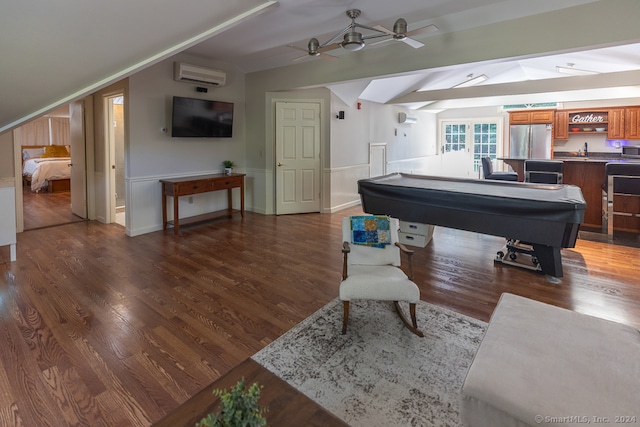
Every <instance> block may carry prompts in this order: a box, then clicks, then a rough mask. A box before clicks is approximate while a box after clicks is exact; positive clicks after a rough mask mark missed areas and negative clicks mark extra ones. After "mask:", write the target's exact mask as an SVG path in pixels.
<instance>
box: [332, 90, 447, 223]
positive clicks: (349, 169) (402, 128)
mask: <svg viewBox="0 0 640 427" xmlns="http://www.w3.org/2000/svg"><path fill="white" fill-rule="evenodd" d="M358 103H360V108H358ZM340 111H344V116H345V118H344V120H340V119H338V118H336V116H337V115H338V113H339V112H340ZM400 112H404V113H407V114H411V115H415V116H417V117H418V121H417V123H414V124H406V123H398V113H400ZM329 121H330V123H331V132H330V135H331V141H330V146H331V165H330V170H329V172H328V174H329V175H330V176H329V177H328V178H327V180H326V181H327V182H329V185H330V187H331V191H330V195H329V197H330V202H329V204H330V206H329V209H328V210H329V211H331V212H335V211H337V210H340V209H342V208H345V207H349V206H353V205H355V204H357V203H359V201H360V196H359V194H358V187H357V181H358V180H359V179H364V178H368V177H369V144H371V143H384V144H386V147H387V149H386V156H387V165H386V169H387V173H391V172H415V173H420V172H423V171H425V170H431V171H434V168H433V166H431V164H432V163H434V164H435V163H437V164H438V165H439V159H438V161H437V162H435V161H434V157H436V156H435V154H436V133H437V126H436V119H435V114H433V113H427V112H414V111H411V110H409V109H407V108H404V107H399V106H394V105H384V104H379V103H375V102H368V101H355V102H354V103H353V105H347V104H346V103H345V102H344V101H342V100H341V99H340V98H339V97H338V96H336V95H334V94H331V113H330V117H329Z"/></svg>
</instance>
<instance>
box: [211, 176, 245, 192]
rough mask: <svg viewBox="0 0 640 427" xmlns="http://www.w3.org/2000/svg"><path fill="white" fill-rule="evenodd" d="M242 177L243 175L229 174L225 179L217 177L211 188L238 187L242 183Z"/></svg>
mask: <svg viewBox="0 0 640 427" xmlns="http://www.w3.org/2000/svg"><path fill="white" fill-rule="evenodd" d="M243 179H244V177H242V176H230V177H227V178H226V179H218V180H216V181H213V189H214V190H224V189H225V188H235V187H239V186H240V185H241V184H242V180H243Z"/></svg>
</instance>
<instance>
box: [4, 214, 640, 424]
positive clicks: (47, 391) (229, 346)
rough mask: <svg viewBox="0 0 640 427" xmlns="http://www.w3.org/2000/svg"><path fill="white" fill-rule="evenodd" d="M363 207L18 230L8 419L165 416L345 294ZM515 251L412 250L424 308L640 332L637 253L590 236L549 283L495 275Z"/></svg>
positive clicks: (469, 247)
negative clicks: (556, 315) (584, 321)
mask: <svg viewBox="0 0 640 427" xmlns="http://www.w3.org/2000/svg"><path fill="white" fill-rule="evenodd" d="M359 213H361V211H360V208H359V207H356V208H350V209H348V210H345V211H341V212H338V213H335V214H304V215H287V216H278V217H277V216H265V215H258V214H253V213H251V212H247V213H246V214H245V218H244V220H241V219H240V218H239V217H234V218H233V219H230V220H228V219H221V220H217V221H214V222H210V223H204V224H200V225H194V226H189V227H184V229H183V230H182V235H180V236H177V237H174V235H173V230H166V231H160V232H155V233H150V234H146V235H142V236H137V237H127V236H126V235H125V234H124V230H123V228H122V227H121V226H118V225H104V224H99V223H97V222H94V221H85V222H79V223H72V224H67V225H62V226H58V227H52V228H46V229H38V230H31V231H27V232H24V233H20V234H19V235H18V244H17V258H18V259H17V261H16V262H13V263H11V262H9V249H8V247H0V342H2V345H1V346H0V425H1V426H56V427H62V426H148V425H150V424H152V423H153V422H155V421H158V420H159V419H161V418H162V417H163V416H164V415H166V414H167V413H169V412H171V411H172V410H173V409H174V408H176V407H178V405H179V404H181V403H182V402H184V401H186V400H187V399H188V398H190V397H191V396H194V395H195V394H196V393H197V392H198V391H199V390H201V389H203V388H204V387H206V386H207V385H208V384H210V383H211V382H212V381H214V380H215V379H217V378H219V377H220V376H222V375H223V374H224V373H226V372H227V371H229V370H230V369H231V368H232V367H234V366H236V365H238V364H239V363H241V362H242V361H243V360H245V359H246V358H247V357H249V356H251V355H252V354H254V353H255V352H256V351H258V350H259V349H261V348H263V347H264V346H266V345H267V344H269V343H270V342H272V341H273V340H275V339H276V338H278V337H279V336H280V335H281V334H283V333H284V332H285V331H287V330H288V329H290V328H291V327H292V326H294V325H295V324H297V323H298V322H300V321H301V320H302V319H304V318H305V317H307V316H309V315H310V314H311V313H312V312H314V311H315V310H317V309H319V308H320V307H322V306H323V305H324V304H326V303H327V302H329V301H330V300H332V299H333V298H335V297H336V296H337V295H338V286H339V281H340V274H341V261H342V259H341V255H342V254H341V251H340V249H341V242H340V240H341V230H340V222H341V219H342V218H343V217H344V216H348V215H353V214H359ZM503 243H504V240H503V239H501V238H498V237H492V236H485V235H479V234H475V233H469V232H464V231H459V230H451V229H445V228H441V227H437V228H436V231H435V233H434V237H433V241H432V242H431V244H430V245H429V246H428V247H426V248H424V249H421V248H417V249H416V251H415V255H414V275H415V281H416V283H418V285H419V286H420V289H421V293H422V299H423V300H424V301H428V302H431V303H434V304H437V305H440V306H444V307H447V308H450V309H453V310H455V311H458V312H460V313H463V314H466V315H469V316H473V317H475V318H478V319H480V320H483V321H488V320H489V317H490V315H491V313H492V311H493V309H494V308H495V305H496V303H497V301H498V299H499V297H500V295H501V294H502V293H503V292H512V293H515V294H519V295H523V296H525V297H529V298H533V299H536V300H540V301H544V302H547V303H551V304H554V305H557V306H561V307H566V308H569V309H572V310H576V311H579V312H582V313H587V314H591V315H595V316H598V317H602V318H606V319H611V320H614V321H618V322H622V323H626V324H629V325H632V326H634V327H636V328H640V285H639V282H640V280H639V279H638V265H639V264H640V249H638V248H634V247H631V246H622V245H611V244H607V243H603V242H597V241H590V240H585V239H580V240H579V241H578V244H577V247H576V248H574V249H566V250H563V260H564V271H565V277H564V278H562V280H561V283H552V282H550V281H549V280H547V278H546V277H545V276H542V275H539V274H536V273H532V272H529V271H524V270H520V269H516V268H512V267H507V266H499V265H494V263H493V258H494V256H495V253H496V251H497V250H498V249H500V248H501V247H502V245H503ZM418 321H419V322H420V319H418ZM420 327H421V328H422V329H423V330H428V328H429V326H428V325H427V324H421V325H420ZM340 328H341V325H336V333H337V334H338V333H339V332H340ZM405 332H407V331H405ZM407 333H408V332H407Z"/></svg>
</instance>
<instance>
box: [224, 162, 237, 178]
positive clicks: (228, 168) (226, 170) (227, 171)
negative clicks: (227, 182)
mask: <svg viewBox="0 0 640 427" xmlns="http://www.w3.org/2000/svg"><path fill="white" fill-rule="evenodd" d="M222 166H224V173H225V175H231V172H233V167H234V166H235V164H234V163H233V162H232V161H231V160H225V161H224V162H222Z"/></svg>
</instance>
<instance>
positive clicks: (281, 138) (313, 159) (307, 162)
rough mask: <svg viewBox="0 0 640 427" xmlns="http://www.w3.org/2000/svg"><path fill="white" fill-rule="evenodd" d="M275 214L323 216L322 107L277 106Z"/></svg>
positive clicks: (312, 104) (301, 104)
mask: <svg viewBox="0 0 640 427" xmlns="http://www.w3.org/2000/svg"><path fill="white" fill-rule="evenodd" d="M275 134H276V143H275V146H276V153H275V161H276V172H275V174H276V214H277V215H282V214H296V213H309V212H320V179H321V176H320V103H319V102H276V123H275Z"/></svg>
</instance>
